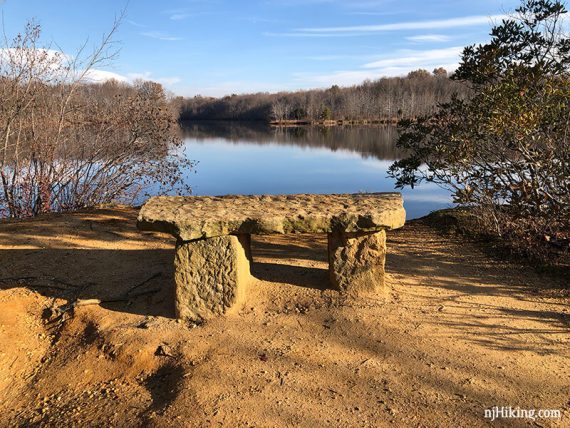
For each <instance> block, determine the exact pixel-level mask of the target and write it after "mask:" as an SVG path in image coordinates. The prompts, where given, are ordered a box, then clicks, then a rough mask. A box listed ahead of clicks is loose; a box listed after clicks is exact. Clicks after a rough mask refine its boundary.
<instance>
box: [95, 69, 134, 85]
mask: <svg viewBox="0 0 570 428" xmlns="http://www.w3.org/2000/svg"><path fill="white" fill-rule="evenodd" d="M84 79H85V80H86V81H89V82H93V83H102V82H106V81H108V80H116V81H118V82H124V83H128V82H129V81H130V80H129V78H128V77H126V76H123V75H122V74H118V73H114V72H112V71H107V70H97V69H91V70H88V71H87V73H86V74H85V78H84Z"/></svg>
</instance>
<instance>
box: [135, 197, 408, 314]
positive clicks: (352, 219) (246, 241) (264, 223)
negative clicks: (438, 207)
mask: <svg viewBox="0 0 570 428" xmlns="http://www.w3.org/2000/svg"><path fill="white" fill-rule="evenodd" d="M405 218H406V213H405V210H404V207H403V202H402V196H401V195H400V194H399V193H368V194H351V195H282V196H222V197H195V196H189V197H182V196H172V197H170V196H159V197H153V198H151V199H150V200H149V201H148V202H147V203H146V204H145V205H144V206H143V207H142V209H141V211H140V213H139V217H138V222H137V226H138V228H139V229H140V230H147V231H160V232H166V233H170V234H172V235H174V236H175V237H176V239H177V244H176V256H175V260H174V267H175V274H174V275H175V282H176V315H177V316H178V317H179V318H183V319H192V320H201V319H208V318H211V317H213V316H216V315H220V314H223V313H227V312H228V311H230V310H231V309H232V308H236V307H239V304H240V303H241V302H243V300H244V298H245V293H246V289H247V285H248V283H249V281H250V278H251V277H250V269H249V267H250V263H251V261H252V257H251V249H250V243H251V234H284V233H327V234H328V257H329V273H330V280H331V284H332V286H333V287H334V288H335V289H337V290H339V291H342V292H359V291H375V290H379V289H381V288H382V287H383V286H384V260H385V254H386V232H385V231H386V230H387V229H396V228H399V227H402V226H403V225H404V222H405Z"/></svg>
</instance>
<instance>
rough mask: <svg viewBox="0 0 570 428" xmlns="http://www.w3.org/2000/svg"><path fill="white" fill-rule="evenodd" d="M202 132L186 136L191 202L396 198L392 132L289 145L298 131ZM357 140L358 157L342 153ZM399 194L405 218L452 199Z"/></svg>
mask: <svg viewBox="0 0 570 428" xmlns="http://www.w3.org/2000/svg"><path fill="white" fill-rule="evenodd" d="M227 126H233V125H227ZM207 129H208V127H205V128H204V127H202V126H201V125H200V127H199V129H198V128H196V127H194V128H192V127H187V128H186V129H185V132H184V134H185V135H184V138H185V152H186V155H187V156H188V157H189V158H191V159H195V160H198V161H199V163H198V165H197V166H196V168H195V170H194V171H192V172H191V173H189V174H188V175H187V178H186V180H187V182H188V183H189V184H190V185H191V186H192V189H193V194H194V195H200V196H201V195H225V194H295V193H356V192H393V191H395V189H394V183H393V180H391V179H390V178H388V177H387V170H388V167H389V166H390V165H391V164H392V162H393V160H394V159H395V158H397V153H396V152H395V150H394V149H393V144H394V142H393V139H394V136H395V130H393V129H392V130H390V131H389V132H388V135H386V132H385V131H384V132H382V131H379V130H378V128H370V127H368V128H367V129H366V130H364V133H363V127H359V128H352V131H351V130H350V129H349V130H347V129H343V130H340V129H338V130H337V129H332V130H331V129H328V130H325V132H326V133H327V134H328V136H327V137H326V138H321V137H322V136H319V137H318V138H316V137H315V135H318V133H319V130H318V128H316V129H313V130H311V131H310V132H305V131H302V132H301V135H300V136H299V135H296V136H294V138H291V134H292V133H294V132H296V131H295V130H273V129H271V128H266V129H261V130H257V131H256V133H255V134H248V135H242V134H240V133H239V132H234V131H235V129H234V130H232V132H231V134H229V133H228V132H223V131H222V132H219V131H220V130H219V129H218V130H217V131H216V129H214V128H213V129H212V130H211V131H210V132H208V130H207ZM205 130H206V131H205ZM384 130H385V128H384ZM226 131H227V129H226ZM339 131H340V132H339ZM315 133H316V134H315ZM355 136H356V137H357V138H358V144H356V145H358V146H362V145H363V144H364V145H365V146H367V147H366V148H364V149H363V148H362V147H359V151H360V152H359V151H351V150H349V149H347V148H343V147H342V146H348V147H351V148H352V147H354V145H355V144H350V142H348V143H347V139H352V138H353V137H355ZM366 139H369V140H370V141H366ZM327 146H329V147H333V148H327ZM339 147H341V148H339ZM370 147H373V148H372V149H370ZM374 147H375V148H377V149H378V150H375V148H374ZM362 152H365V153H362ZM374 152H377V153H376V154H375V153H374ZM392 152H393V153H392ZM385 158H388V159H385ZM402 193H403V196H404V205H405V208H406V211H407V218H408V219H412V218H418V217H421V216H424V215H426V214H428V213H429V212H430V211H433V210H436V209H440V208H447V207H450V206H452V203H451V197H450V195H449V193H448V192H446V191H445V190H443V189H440V188H439V187H437V186H436V185H433V184H425V183H424V184H422V185H420V186H419V187H417V188H415V189H413V190H412V189H405V190H404V191H403V192H402Z"/></svg>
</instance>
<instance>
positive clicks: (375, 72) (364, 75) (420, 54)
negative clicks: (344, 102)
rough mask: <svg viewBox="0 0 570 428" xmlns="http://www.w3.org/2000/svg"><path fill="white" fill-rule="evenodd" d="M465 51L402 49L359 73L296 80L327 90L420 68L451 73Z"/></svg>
mask: <svg viewBox="0 0 570 428" xmlns="http://www.w3.org/2000/svg"><path fill="white" fill-rule="evenodd" d="M462 50H463V48H462V47H451V48H446V49H430V50H425V51H415V50H401V51H398V52H397V53H396V54H395V55H392V56H389V57H384V58H382V59H379V60H377V61H373V62H369V63H366V64H363V65H362V66H360V69H358V70H339V71H334V72H331V73H327V74H315V73H296V74H295V75H294V77H295V80H296V81H297V82H299V83H300V84H302V85H304V86H307V87H310V86H311V85H320V86H322V87H324V86H331V85H343V86H349V85H355V84H359V83H362V81H363V80H366V79H371V80H374V79H379V78H380V77H385V76H403V75H406V74H407V73H409V72H410V71H412V70H417V69H418V68H423V69H427V70H433V69H434V68H437V67H443V68H445V69H446V70H448V71H453V70H455V69H456V68H457V67H458V65H459V57H460V54H461V52H462Z"/></svg>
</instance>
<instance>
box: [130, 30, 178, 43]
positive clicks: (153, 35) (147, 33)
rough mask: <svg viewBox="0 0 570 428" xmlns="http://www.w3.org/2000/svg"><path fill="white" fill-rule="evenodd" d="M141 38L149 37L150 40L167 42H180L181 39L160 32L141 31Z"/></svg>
mask: <svg viewBox="0 0 570 428" xmlns="http://www.w3.org/2000/svg"><path fill="white" fill-rule="evenodd" d="M140 34H141V36H145V37H150V38H151V39H158V40H165V41H169V42H173V41H177V40H182V37H176V36H171V35H169V34H166V33H163V32H161V31H143V32H142V33H140Z"/></svg>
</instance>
